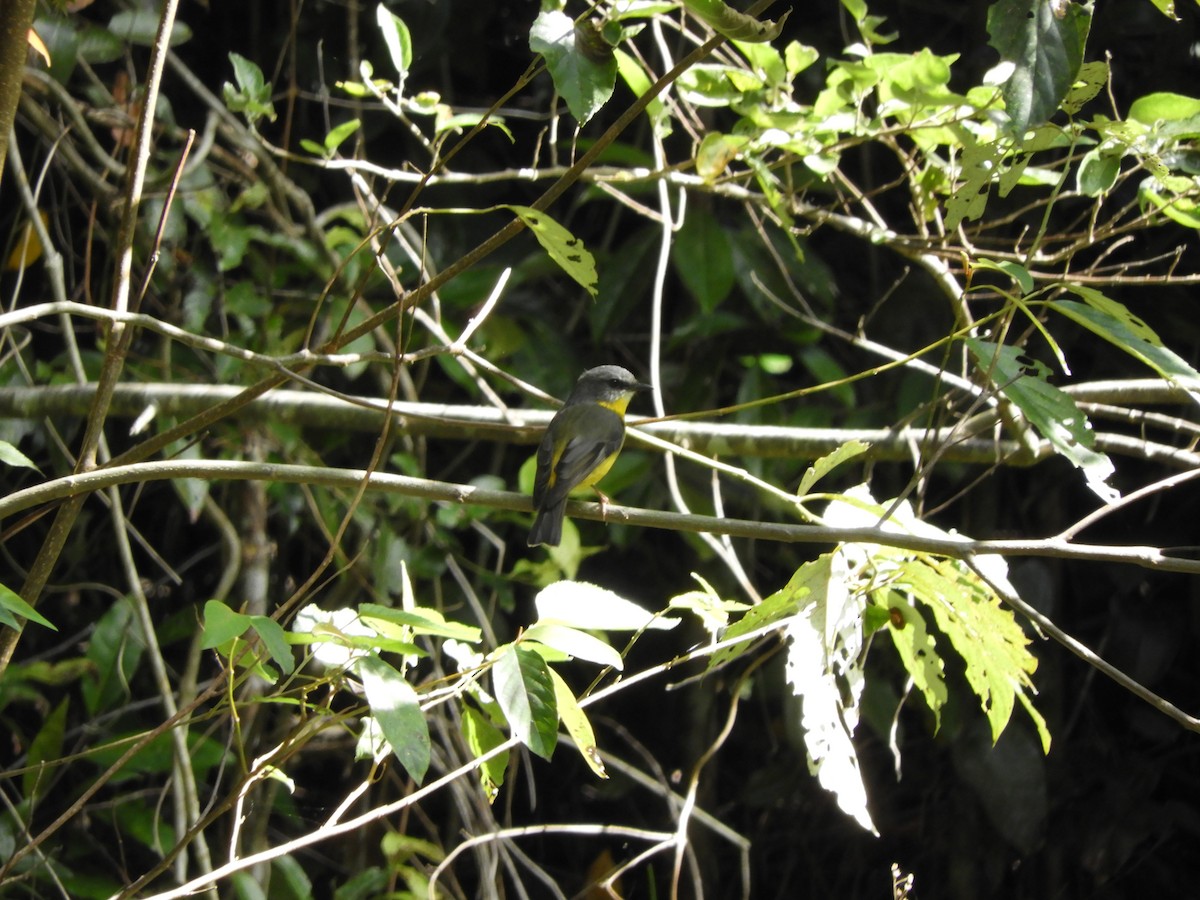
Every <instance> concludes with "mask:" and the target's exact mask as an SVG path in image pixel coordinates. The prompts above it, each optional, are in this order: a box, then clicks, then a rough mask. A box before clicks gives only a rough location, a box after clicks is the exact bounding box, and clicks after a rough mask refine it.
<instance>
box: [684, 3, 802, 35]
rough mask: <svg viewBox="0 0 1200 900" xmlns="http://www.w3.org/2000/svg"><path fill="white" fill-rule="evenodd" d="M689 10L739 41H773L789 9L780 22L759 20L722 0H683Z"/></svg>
mask: <svg viewBox="0 0 1200 900" xmlns="http://www.w3.org/2000/svg"><path fill="white" fill-rule="evenodd" d="M683 5H684V6H685V7H686V8H687V10H688V12H690V13H691V14H692V15H694V16H695V17H696V18H697V19H699V20H700V21H702V22H704V24H706V25H708V26H709V27H710V28H712V30H713V31H715V32H717V33H718V34H723V35H725V37H727V38H731V39H733V40H737V41H751V42H761V41H773V40H775V38H777V37H779V33H780V32H781V31H782V30H783V23H784V22H786V21H787V17H788V15H790V13H791V10H790V9H789V10H788V11H787V12H785V13H784V14H783V15H782V16H780V17H779V21H778V22H773V21H771V20H770V19H763V20H761V21H760V20H758V19H756V18H754V17H753V16H748V15H746V14H745V13H743V12H738V11H737V10H736V9H734V8H733V7H732V6H728V5H727V4H725V3H723V2H722V0H683Z"/></svg>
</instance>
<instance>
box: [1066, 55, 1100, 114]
mask: <svg viewBox="0 0 1200 900" xmlns="http://www.w3.org/2000/svg"><path fill="white" fill-rule="evenodd" d="M1107 84H1108V63H1106V62H1104V61H1103V60H1094V61H1092V62H1085V63H1084V64H1083V65H1082V66H1080V67H1079V73H1078V74H1077V75H1076V76H1075V83H1074V84H1072V85H1071V89H1070V90H1069V91H1067V96H1066V97H1064V98H1063V102H1062V110H1063V112H1065V113H1066V114H1067V115H1069V116H1074V115H1078V114H1079V112H1080V110H1082V109H1083V107H1084V106H1085V105H1086V104H1087V103H1088V102H1089V101H1091V100H1092V99H1094V98H1095V97H1096V96H1097V95H1098V94H1099V93H1100V92H1101V91H1102V90H1104V86H1105V85H1107Z"/></svg>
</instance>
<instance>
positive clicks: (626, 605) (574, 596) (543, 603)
mask: <svg viewBox="0 0 1200 900" xmlns="http://www.w3.org/2000/svg"><path fill="white" fill-rule="evenodd" d="M533 605H534V606H535V607H536V608H537V614H538V621H539V622H541V621H549V622H558V623H560V624H563V625H570V626H571V627H573V628H583V629H586V630H588V631H641V630H642V629H644V628H652V629H657V630H660V631H665V630H668V629H671V628H674V627H675V626H676V625H678V624H679V620H678V619H670V618H663V617H662V616H655V615H654V614H653V613H650V612H648V611H646V610H644V609H642V607H640V606H638V605H637V604H636V603H634V602H633V601H632V600H626V599H625V598H624V597H621V596H618V595H617V594H614V593H613V592H612V591H610V590H608V589H607V588H602V587H597V586H596V585H594V584H588V583H587V582H584V581H556V582H554V584H549V585H547V586H546V587H544V588H542V589H541V590H540V591H538V595H537V596H536V597H534V599H533Z"/></svg>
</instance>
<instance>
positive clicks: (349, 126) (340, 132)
mask: <svg viewBox="0 0 1200 900" xmlns="http://www.w3.org/2000/svg"><path fill="white" fill-rule="evenodd" d="M361 126H362V120H361V119H351V120H350V121H349V122H343V123H342V124H341V125H336V126H334V127H333V128H332V129H331V130H330V132H329V134H327V135H325V146H324V150H325V152H326V153H327V154H328V155H329V156H332V155H333V154H334V153H336V152H337V148H338V147H340V146H341V145H342V142H343V141H345V140H346V138H348V137H350V136H351V135H352V134H354V133H355V132H356V131H358V129H359V128H360V127H361Z"/></svg>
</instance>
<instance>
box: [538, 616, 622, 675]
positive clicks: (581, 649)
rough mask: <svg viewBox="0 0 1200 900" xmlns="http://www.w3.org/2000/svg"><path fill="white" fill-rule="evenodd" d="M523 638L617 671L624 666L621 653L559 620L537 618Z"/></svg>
mask: <svg viewBox="0 0 1200 900" xmlns="http://www.w3.org/2000/svg"><path fill="white" fill-rule="evenodd" d="M523 637H524V639H525V640H529V641H537V642H538V643H540V644H545V645H546V646H547V647H551V648H553V649H555V650H558V651H560V652H562V653H565V654H566V655H567V656H568V657H574V658H575V659H586V660H588V661H589V662H594V663H598V664H599V665H602V666H612V667H613V668H614V669H617V670H618V671H619V670H621V669H623V668H624V667H625V664H624V661H623V660H622V659H621V654H620V653H618V652H617V651H616V650H614V649H613V648H612V647H610V646H609V645H608V644H606V643H604V641H602V640H600V639H599V638H597V637H593V636H592V635H590V634H588V633H587V632H586V631H580V630H579V629H577V628H571V627H570V626H569V625H565V624H563V623H561V622H553V621H547V620H544V619H539V620H538V621H537V622H536V623H534V624H533V625H531V626H529V628H528V629H527V630H526V631H525V634H524V636H523Z"/></svg>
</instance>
